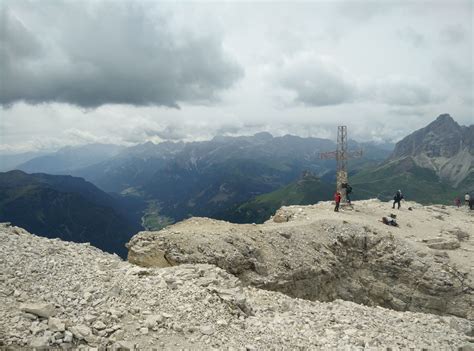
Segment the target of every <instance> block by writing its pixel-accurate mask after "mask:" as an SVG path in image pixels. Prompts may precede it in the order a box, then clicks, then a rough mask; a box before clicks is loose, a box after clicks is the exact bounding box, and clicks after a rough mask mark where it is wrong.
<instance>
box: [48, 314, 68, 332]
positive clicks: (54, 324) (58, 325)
mask: <svg viewBox="0 0 474 351" xmlns="http://www.w3.org/2000/svg"><path fill="white" fill-rule="evenodd" d="M48 327H49V329H50V330H51V331H59V332H63V331H64V330H66V326H65V324H64V323H63V322H62V321H61V320H60V319H59V318H54V317H49V320H48Z"/></svg>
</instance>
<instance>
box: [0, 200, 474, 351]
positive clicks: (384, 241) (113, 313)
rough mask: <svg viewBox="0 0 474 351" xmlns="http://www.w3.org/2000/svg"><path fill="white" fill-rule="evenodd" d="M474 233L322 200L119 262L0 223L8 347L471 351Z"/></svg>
mask: <svg viewBox="0 0 474 351" xmlns="http://www.w3.org/2000/svg"><path fill="white" fill-rule="evenodd" d="M409 208H410V209H409ZM391 213H393V214H396V215H397V222H398V224H399V226H398V227H392V226H387V225H385V224H383V223H382V222H381V219H382V217H383V216H389V215H390V214H391ZM473 228H474V216H473V214H472V211H471V212H469V211H468V210H467V209H465V208H454V207H450V206H436V205H433V206H421V205H419V204H417V203H413V202H405V203H403V204H402V209H401V210H393V209H392V207H391V204H390V203H386V202H380V201H378V200H366V201H357V202H355V203H354V206H353V208H348V207H345V208H343V210H342V211H341V212H339V213H335V212H334V211H333V207H332V204H331V203H330V202H321V203H319V204H317V205H312V206H289V207H283V208H281V209H279V210H278V211H277V212H276V213H275V215H274V216H273V217H272V218H270V219H269V220H268V221H267V222H265V223H264V224H261V225H253V224H246V225H237V224H232V223H228V222H224V221H217V220H211V219H208V218H191V219H188V220H186V221H183V222H180V223H177V224H175V225H172V226H169V227H167V228H165V229H163V230H161V231H158V232H141V233H139V234H137V235H135V236H134V237H133V238H132V239H131V240H130V242H129V243H128V245H127V246H128V249H129V253H128V261H123V260H122V259H121V258H120V257H118V256H116V255H111V254H108V253H105V252H102V251H100V250H99V249H97V248H95V247H92V246H90V245H88V244H76V243H71V242H66V241H62V240H59V239H47V238H42V237H38V236H35V235H33V234H30V233H28V232H26V231H25V230H24V229H22V228H19V227H15V226H10V225H8V224H3V225H0V236H1V238H0V265H1V267H2V269H1V271H0V301H1V302H0V347H1V348H6V349H15V348H30V349H45V348H63V349H66V348H81V347H83V348H90V347H92V348H110V349H130V350H132V349H149V348H156V349H206V350H208V349H236V350H260V349H328V348H344V349H347V348H352V349H363V348H367V349H370V348H371V349H380V348H387V347H390V348H430V349H458V348H461V349H463V350H471V349H472V347H473V345H474V334H473V323H474V314H473V302H474V301H473V298H474V284H473V281H474V279H473V274H474V260H473V257H474V255H473V252H474V229H473Z"/></svg>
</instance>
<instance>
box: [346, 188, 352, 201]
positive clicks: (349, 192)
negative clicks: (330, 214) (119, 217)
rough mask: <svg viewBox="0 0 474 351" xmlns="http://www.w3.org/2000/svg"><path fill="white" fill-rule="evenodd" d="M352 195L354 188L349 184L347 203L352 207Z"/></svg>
mask: <svg viewBox="0 0 474 351" xmlns="http://www.w3.org/2000/svg"><path fill="white" fill-rule="evenodd" d="M351 193H352V187H351V186H350V185H349V184H347V186H346V199H347V203H348V204H349V205H351Z"/></svg>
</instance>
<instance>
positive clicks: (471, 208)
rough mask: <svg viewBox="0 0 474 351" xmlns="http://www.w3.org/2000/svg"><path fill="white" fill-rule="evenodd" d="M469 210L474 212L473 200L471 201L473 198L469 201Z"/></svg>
mask: <svg viewBox="0 0 474 351" xmlns="http://www.w3.org/2000/svg"><path fill="white" fill-rule="evenodd" d="M469 209H470V210H474V199H473V198H471V199H470V200H469Z"/></svg>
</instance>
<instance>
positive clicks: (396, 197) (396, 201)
mask: <svg viewBox="0 0 474 351" xmlns="http://www.w3.org/2000/svg"><path fill="white" fill-rule="evenodd" d="M402 199H403V195H402V191H401V190H398V191H397V192H396V193H395V195H394V196H393V206H392V208H395V204H398V209H400V206H401V205H400V201H402Z"/></svg>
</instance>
